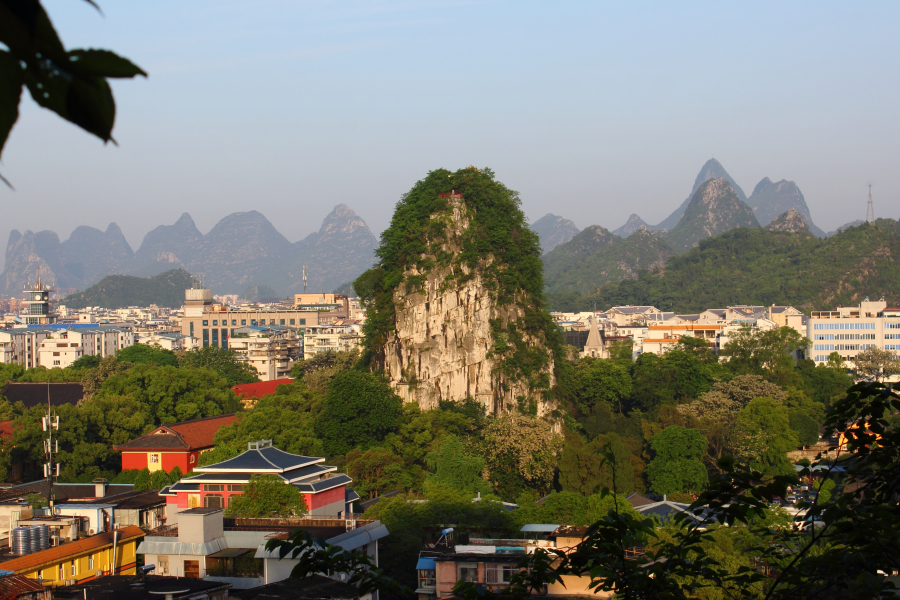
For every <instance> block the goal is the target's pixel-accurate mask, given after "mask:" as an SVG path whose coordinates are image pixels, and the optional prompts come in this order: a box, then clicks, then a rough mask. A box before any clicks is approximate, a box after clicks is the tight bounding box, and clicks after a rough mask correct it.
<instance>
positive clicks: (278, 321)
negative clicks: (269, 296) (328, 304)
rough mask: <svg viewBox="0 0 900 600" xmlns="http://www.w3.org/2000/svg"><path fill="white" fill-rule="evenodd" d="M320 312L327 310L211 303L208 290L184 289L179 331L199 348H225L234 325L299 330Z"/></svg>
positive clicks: (235, 326) (317, 321) (308, 324)
mask: <svg viewBox="0 0 900 600" xmlns="http://www.w3.org/2000/svg"><path fill="white" fill-rule="evenodd" d="M320 314H327V313H324V312H323V313H320V312H318V311H316V310H308V309H297V308H283V307H271V308H266V307H261V306H258V305H243V306H240V307H231V306H226V305H221V304H214V303H213V299H212V292H210V290H208V289H189V290H185V302H184V316H183V317H182V319H181V333H182V334H183V335H186V336H188V337H192V338H198V339H199V340H200V346H202V347H206V346H217V347H220V348H228V347H229V344H228V339H229V338H230V337H231V336H232V335H234V333H235V330H236V329H238V328H241V327H257V326H259V327H262V326H272V325H277V326H282V327H292V328H296V329H298V330H300V331H302V330H303V329H304V328H305V327H308V326H310V325H318V324H319V315H320Z"/></svg>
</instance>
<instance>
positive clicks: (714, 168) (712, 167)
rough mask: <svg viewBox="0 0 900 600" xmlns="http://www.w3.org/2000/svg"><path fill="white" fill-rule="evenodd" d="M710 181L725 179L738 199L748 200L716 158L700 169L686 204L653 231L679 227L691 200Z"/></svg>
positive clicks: (682, 204)
mask: <svg viewBox="0 0 900 600" xmlns="http://www.w3.org/2000/svg"><path fill="white" fill-rule="evenodd" d="M710 179H724V180H725V181H727V182H728V183H729V184H730V185H731V188H732V189H733V190H734V192H735V194H737V197H738V198H739V199H740V200H742V201H745V200H747V196H746V194H744V190H742V189H741V186H739V185H738V184H737V183H736V182H735V181H734V179H732V178H731V175H729V174H728V171H726V170H725V167H723V166H722V164H721V163H720V162H719V161H717V160H716V159H714V158H711V159H709V160H708V161H706V164H704V165H703V168H701V169H700V172H699V173H697V177H696V179H694V187H693V188H691V193H690V194H688V197H687V198H686V199H685V201H684V202H682V203H681V206H679V207H678V208H677V209H676V210H675V212H673V213H672V214H671V215H669V216H668V217H666V220H665V221H663V222H662V223H660V224H659V225H654V226H653V227H652V228H651V229H665V230H667V231H671V230H672V229H674V228H675V226H676V225H678V222H679V221H680V220H681V217H683V216H684V212H685V211H686V210H687V207H688V205H689V204H690V203H691V199H692V198H693V197H694V194H696V193H697V190H699V189H700V186H701V185H703V184H704V183H706V182H707V181H709V180H710Z"/></svg>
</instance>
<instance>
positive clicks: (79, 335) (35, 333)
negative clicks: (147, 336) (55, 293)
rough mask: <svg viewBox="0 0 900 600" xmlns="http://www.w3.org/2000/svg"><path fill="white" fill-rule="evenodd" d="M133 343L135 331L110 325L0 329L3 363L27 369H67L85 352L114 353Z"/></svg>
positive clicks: (84, 354)
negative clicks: (40, 367)
mask: <svg viewBox="0 0 900 600" xmlns="http://www.w3.org/2000/svg"><path fill="white" fill-rule="evenodd" d="M132 344H134V333H133V332H132V331H131V330H130V329H128V328H125V327H111V326H108V325H45V326H41V325H39V326H32V327H14V328H12V329H2V330H0V362H3V363H7V364H8V363H16V364H20V365H22V366H23V367H25V368H26V369H31V368H34V367H37V366H43V367H46V368H48V369H52V368H53V367H59V368H63V369H64V368H66V367H68V366H69V365H71V364H72V363H73V362H75V361H76V360H78V359H79V358H81V357H82V356H86V355H96V356H100V357H105V356H112V355H114V354H115V353H116V352H118V351H119V350H121V349H122V348H127V347H128V346H131V345H132Z"/></svg>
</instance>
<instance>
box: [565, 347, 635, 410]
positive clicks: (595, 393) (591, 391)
mask: <svg viewBox="0 0 900 600" xmlns="http://www.w3.org/2000/svg"><path fill="white" fill-rule="evenodd" d="M573 390H574V393H575V403H576V404H577V405H578V408H580V409H581V410H582V412H584V413H586V414H589V413H590V412H591V411H592V410H593V409H594V407H596V406H597V405H599V404H606V405H607V406H609V407H610V408H615V409H618V411H619V412H620V413H621V412H622V401H623V400H624V399H626V398H628V397H629V396H631V377H630V376H629V374H628V369H626V368H625V367H624V366H622V365H621V364H619V363H617V362H615V361H612V360H608V359H603V358H590V357H588V358H582V359H581V360H580V361H578V362H577V363H576V364H575V374H574V381H573Z"/></svg>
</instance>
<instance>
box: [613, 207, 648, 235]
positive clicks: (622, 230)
mask: <svg viewBox="0 0 900 600" xmlns="http://www.w3.org/2000/svg"><path fill="white" fill-rule="evenodd" d="M641 227H643V228H645V229H649V228H650V226H649V225H647V224H646V223H645V222H644V220H643V219H642V218H640V217H639V216H637V215H636V214H634V213H632V214H631V216H630V217H628V220H627V221H625V224H624V225H622V226H621V227H619V228H618V229H614V230H613V232H612V233H613V235H617V236H619V237H620V238H627V237H628V236H630V235H631V234H632V233H634V232H635V231H637V230H638V229H640V228H641Z"/></svg>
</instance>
